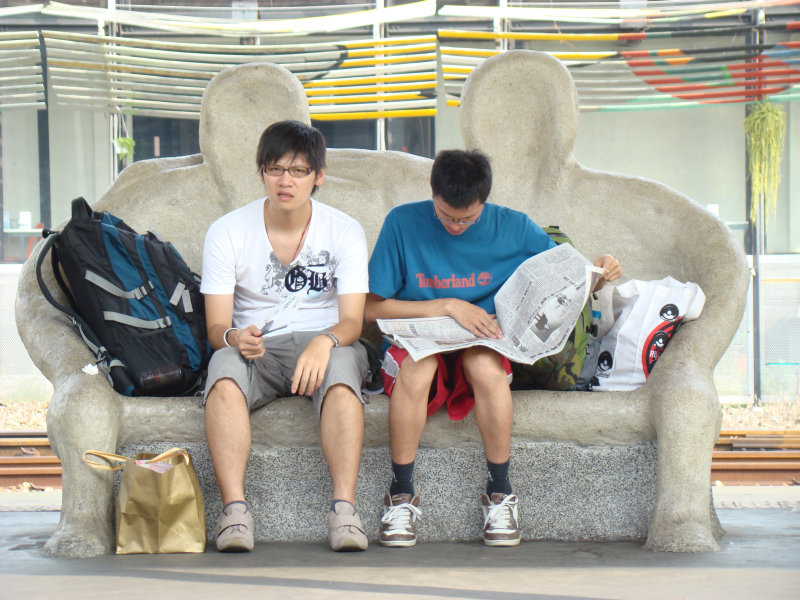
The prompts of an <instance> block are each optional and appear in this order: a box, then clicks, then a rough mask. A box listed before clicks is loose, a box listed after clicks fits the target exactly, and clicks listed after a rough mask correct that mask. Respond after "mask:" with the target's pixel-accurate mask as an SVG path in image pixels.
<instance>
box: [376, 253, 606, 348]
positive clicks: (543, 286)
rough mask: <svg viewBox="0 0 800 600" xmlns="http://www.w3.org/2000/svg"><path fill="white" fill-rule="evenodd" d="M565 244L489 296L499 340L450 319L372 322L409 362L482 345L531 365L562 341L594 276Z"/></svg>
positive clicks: (532, 262) (525, 267)
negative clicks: (493, 296) (498, 331)
mask: <svg viewBox="0 0 800 600" xmlns="http://www.w3.org/2000/svg"><path fill="white" fill-rule="evenodd" d="M602 272H603V269H601V268H600V267H595V266H593V265H592V264H591V263H590V262H589V261H588V260H586V258H584V257H583V256H582V255H581V253H580V252H578V251H577V250H575V248H573V247H572V246H571V245H569V244H561V245H559V246H556V247H555V248H551V249H550V250H547V251H545V252H542V253H541V254H537V255H536V256H532V257H531V258H529V259H528V260H526V261H525V262H524V263H522V264H521V265H520V266H519V267H518V268H517V270H516V271H514V273H513V274H512V275H511V277H509V278H508V280H507V281H506V282H505V283H504V284H503V286H502V287H501V288H500V290H499V291H498V292H497V295H496V296H495V309H496V312H497V324H498V325H499V326H500V329H501V330H502V332H503V337H502V339H499V340H497V339H492V338H484V337H478V336H476V335H474V334H473V333H472V332H470V331H469V330H467V329H465V328H464V327H462V326H461V325H459V324H458V322H457V321H456V320H455V319H453V318H452V317H429V318H422V319H378V327H380V329H381V331H382V332H383V334H384V336H385V337H386V338H387V339H388V340H389V341H390V342H392V343H393V344H395V345H397V346H400V347H402V348H405V349H406V350H408V353H409V354H410V355H411V357H412V358H413V359H414V360H420V359H421V358H424V357H426V356H430V355H431V354H438V353H440V352H451V351H453V350H460V349H462V348H469V347H470V346H486V347H488V348H492V349H493V350H495V351H496V352H499V353H500V354H503V355H504V356H507V357H508V358H509V359H511V360H513V361H514V362H519V363H525V364H533V363H534V362H536V361H537V360H538V359H540V358H542V357H543V356H548V355H550V354H555V353H556V352H559V351H560V350H561V349H562V348H563V347H564V344H566V342H567V338H568V337H569V334H570V333H571V332H572V329H573V327H574V326H575V322H576V321H577V320H578V315H580V313H581V311H582V310H583V305H584V304H585V303H586V299H587V298H588V297H589V292H590V291H591V290H592V288H593V287H594V285H595V283H596V281H597V279H598V277H599V274H602Z"/></svg>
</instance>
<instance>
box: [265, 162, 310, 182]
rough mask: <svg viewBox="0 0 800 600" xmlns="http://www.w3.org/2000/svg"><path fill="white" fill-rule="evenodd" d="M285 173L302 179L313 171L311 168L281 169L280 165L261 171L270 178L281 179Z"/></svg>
mask: <svg viewBox="0 0 800 600" xmlns="http://www.w3.org/2000/svg"><path fill="white" fill-rule="evenodd" d="M287 171H288V172H289V176H290V177H294V178H295V179H302V178H303V177H308V176H309V175H310V174H311V171H313V169H312V168H311V167H282V166H280V165H270V166H268V167H262V169H261V172H262V173H266V174H267V175H268V176H270V177H281V176H282V175H283V174H284V173H286V172H287Z"/></svg>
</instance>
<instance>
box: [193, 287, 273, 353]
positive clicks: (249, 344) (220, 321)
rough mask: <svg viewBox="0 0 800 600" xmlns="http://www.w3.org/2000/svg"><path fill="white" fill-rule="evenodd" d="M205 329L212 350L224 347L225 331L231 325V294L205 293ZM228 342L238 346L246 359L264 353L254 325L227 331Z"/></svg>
mask: <svg viewBox="0 0 800 600" xmlns="http://www.w3.org/2000/svg"><path fill="white" fill-rule="evenodd" d="M205 306H206V331H207V332H208V343H209V344H211V347H212V348H214V350H218V349H219V348H223V347H225V339H224V337H223V336H224V335H225V332H226V331H227V330H228V329H230V328H231V327H232V326H233V294H206V295H205ZM228 344H230V345H231V346H233V347H234V348H238V349H239V352H240V353H241V354H242V356H243V357H244V358H246V359H248V360H253V359H255V358H259V357H260V356H262V355H263V354H264V342H263V340H262V339H261V330H260V329H259V328H258V327H256V326H255V325H249V326H248V327H247V328H246V329H234V330H233V331H231V332H230V333H228Z"/></svg>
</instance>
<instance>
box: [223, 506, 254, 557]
mask: <svg viewBox="0 0 800 600" xmlns="http://www.w3.org/2000/svg"><path fill="white" fill-rule="evenodd" d="M252 549H253V513H251V512H250V507H249V506H248V505H247V503H245V502H231V503H229V504H227V505H226V506H224V507H223V509H222V514H220V517H219V533H218V534H217V550H219V551H220V552H250V551H251V550H252Z"/></svg>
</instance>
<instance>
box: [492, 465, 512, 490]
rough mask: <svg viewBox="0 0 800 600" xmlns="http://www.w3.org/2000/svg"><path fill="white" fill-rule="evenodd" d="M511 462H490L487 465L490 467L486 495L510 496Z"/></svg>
mask: <svg viewBox="0 0 800 600" xmlns="http://www.w3.org/2000/svg"><path fill="white" fill-rule="evenodd" d="M510 462H511V460H507V461H506V462H504V463H493V462H490V461H489V460H487V461H486V465H487V466H488V467H489V479H488V481H487V482H486V495H487V496H491V495H492V494H497V493H500V494H510V493H511V481H510V480H509V478H508V465H509V463H510Z"/></svg>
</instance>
